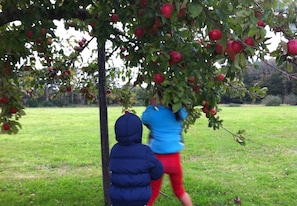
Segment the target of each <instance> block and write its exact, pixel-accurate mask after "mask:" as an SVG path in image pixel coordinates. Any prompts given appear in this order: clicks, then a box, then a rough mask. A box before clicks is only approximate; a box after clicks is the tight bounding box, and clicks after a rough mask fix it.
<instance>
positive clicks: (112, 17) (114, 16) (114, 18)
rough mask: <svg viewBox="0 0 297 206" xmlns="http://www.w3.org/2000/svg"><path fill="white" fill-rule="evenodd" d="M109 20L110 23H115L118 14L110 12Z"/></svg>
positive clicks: (117, 19)
mask: <svg viewBox="0 0 297 206" xmlns="http://www.w3.org/2000/svg"><path fill="white" fill-rule="evenodd" d="M110 21H111V22H112V23H117V22H118V21H119V15H118V14H111V16H110Z"/></svg>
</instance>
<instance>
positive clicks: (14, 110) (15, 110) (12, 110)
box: [10, 107, 18, 114]
mask: <svg viewBox="0 0 297 206" xmlns="http://www.w3.org/2000/svg"><path fill="white" fill-rule="evenodd" d="M17 112H18V109H17V108H16V107H12V108H11V109H10V114H15V113H17Z"/></svg>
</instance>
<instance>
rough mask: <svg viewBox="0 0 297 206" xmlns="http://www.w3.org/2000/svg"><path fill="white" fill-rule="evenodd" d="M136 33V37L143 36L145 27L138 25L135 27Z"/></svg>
mask: <svg viewBox="0 0 297 206" xmlns="http://www.w3.org/2000/svg"><path fill="white" fill-rule="evenodd" d="M134 34H135V36H136V37H138V38H141V37H143V36H144V28H143V27H138V28H136V29H135V31H134Z"/></svg>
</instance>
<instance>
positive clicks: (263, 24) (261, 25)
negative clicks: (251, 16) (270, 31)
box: [257, 20, 265, 27]
mask: <svg viewBox="0 0 297 206" xmlns="http://www.w3.org/2000/svg"><path fill="white" fill-rule="evenodd" d="M257 25H258V26H260V27H265V22H264V21H262V20H258V22H257Z"/></svg>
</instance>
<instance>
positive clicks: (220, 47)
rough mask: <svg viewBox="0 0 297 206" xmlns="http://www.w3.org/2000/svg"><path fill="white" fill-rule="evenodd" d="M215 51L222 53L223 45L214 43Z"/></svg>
mask: <svg viewBox="0 0 297 206" xmlns="http://www.w3.org/2000/svg"><path fill="white" fill-rule="evenodd" d="M215 47H216V53H217V54H222V53H223V45H222V44H216V46H215Z"/></svg>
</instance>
